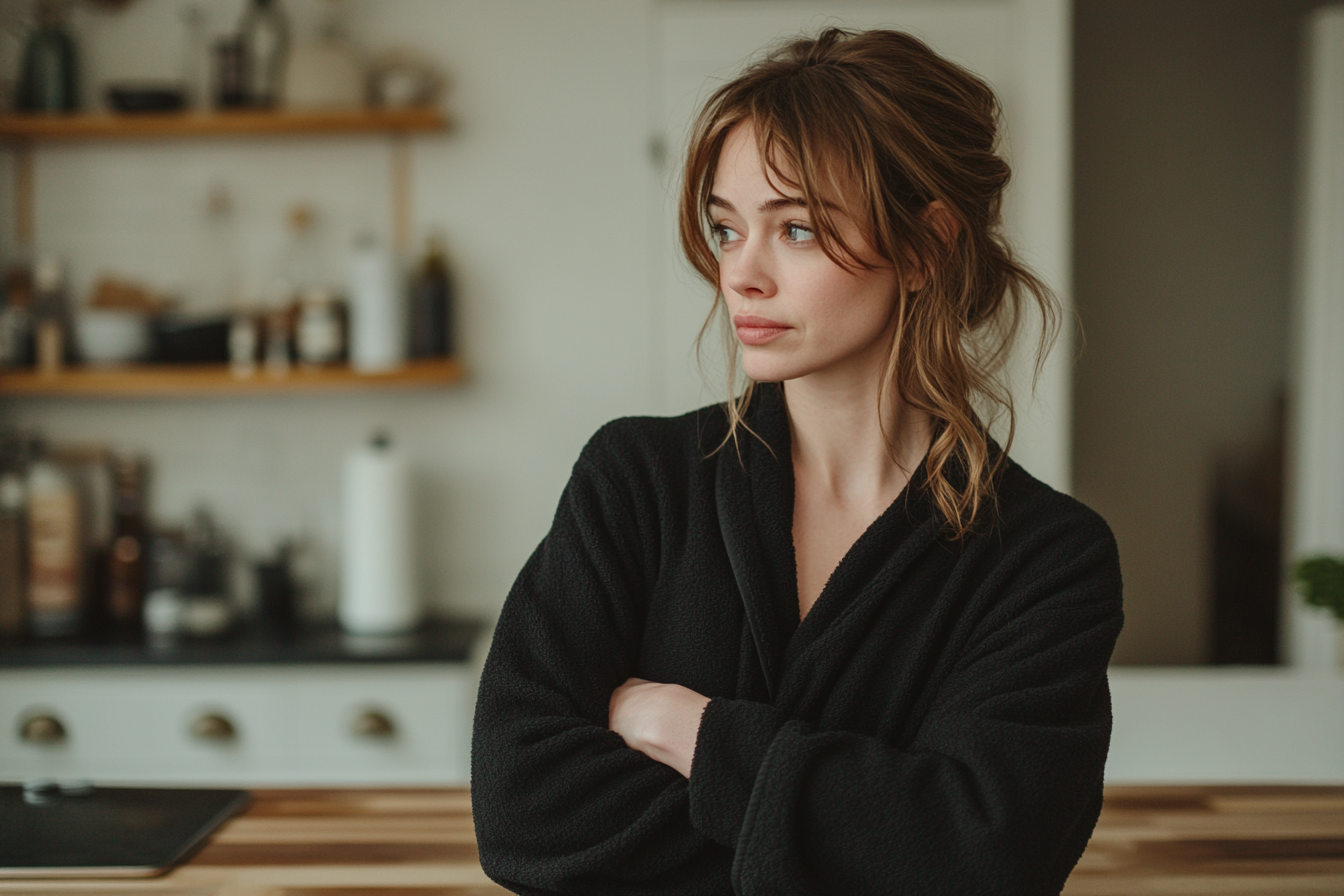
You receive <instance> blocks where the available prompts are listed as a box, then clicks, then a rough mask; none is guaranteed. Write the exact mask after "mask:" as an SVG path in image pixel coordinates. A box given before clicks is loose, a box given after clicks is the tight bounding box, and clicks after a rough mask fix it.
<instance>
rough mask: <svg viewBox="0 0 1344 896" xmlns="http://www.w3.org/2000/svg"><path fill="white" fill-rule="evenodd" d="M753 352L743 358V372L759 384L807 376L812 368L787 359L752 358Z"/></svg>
mask: <svg viewBox="0 0 1344 896" xmlns="http://www.w3.org/2000/svg"><path fill="white" fill-rule="evenodd" d="M751 355H752V353H751V352H745V353H744V356H743V358H742V372H743V373H745V374H746V375H747V376H748V377H750V378H751V379H752V380H754V381H755V382H758V383H782V382H784V381H785V380H792V379H797V378H798V377H800V376H806V375H807V374H808V373H810V372H811V368H810V367H807V366H806V365H803V364H798V363H796V361H795V362H790V361H789V360H788V359H785V358H778V357H776V358H759V357H758V358H752V357H751Z"/></svg>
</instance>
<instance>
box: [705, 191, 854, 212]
mask: <svg viewBox="0 0 1344 896" xmlns="http://www.w3.org/2000/svg"><path fill="white" fill-rule="evenodd" d="M827 204H828V205H829V203H827ZM709 206H710V207H711V208H721V209H723V210H724V211H726V212H735V211H737V209H736V208H734V207H733V204H732V203H731V202H729V201H728V200H727V199H724V198H723V197H721V196H715V195H714V194H713V193H711V194H710V195H709ZM794 207H798V208H807V202H806V201H805V200H804V199H803V198H802V197H801V196H780V197H778V198H777V199H768V200H766V201H765V202H762V203H761V204H760V205H758V206H757V207H756V211H757V212H761V213H764V212H774V211H779V210H780V209H782V208H794Z"/></svg>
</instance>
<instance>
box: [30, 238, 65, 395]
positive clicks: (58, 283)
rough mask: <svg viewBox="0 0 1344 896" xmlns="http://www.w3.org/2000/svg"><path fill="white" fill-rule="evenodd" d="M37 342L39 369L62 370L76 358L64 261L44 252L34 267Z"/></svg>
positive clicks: (35, 335) (34, 324)
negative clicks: (72, 340) (62, 269)
mask: <svg viewBox="0 0 1344 896" xmlns="http://www.w3.org/2000/svg"><path fill="white" fill-rule="evenodd" d="M32 316H33V342H34V354H36V356H37V358H36V360H37V369H38V370H39V371H40V372H41V373H44V374H56V373H59V372H60V370H61V368H62V367H63V366H65V365H66V364H68V363H70V361H71V360H72V350H71V345H70V306H69V303H68V302H67V301H66V296H65V278H64V275H63V273H62V271H61V262H60V260H59V259H57V258H56V257H55V256H52V255H44V256H42V257H41V258H39V259H38V260H37V264H36V265H34V267H33V307H32Z"/></svg>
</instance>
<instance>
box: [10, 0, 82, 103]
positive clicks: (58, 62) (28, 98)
mask: <svg viewBox="0 0 1344 896" xmlns="http://www.w3.org/2000/svg"><path fill="white" fill-rule="evenodd" d="M16 105H17V106H18V107H19V109H21V110H22V111H25V112H73V111H75V110H76V109H78V108H79V73H78V66H77V58H76V53H75V42H74V41H73V40H72V39H71V38H70V35H69V33H68V32H67V31H66V30H65V23H64V22H63V21H62V20H61V4H59V3H56V2H52V0H44V2H41V3H39V4H38V25H37V30H36V31H34V32H33V33H32V34H31V35H29V37H28V43H27V44H26V45H25V46H24V48H23V68H22V69H21V70H20V73H19V92H18V97H17V103H16Z"/></svg>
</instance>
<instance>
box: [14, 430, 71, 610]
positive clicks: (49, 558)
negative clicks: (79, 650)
mask: <svg viewBox="0 0 1344 896" xmlns="http://www.w3.org/2000/svg"><path fill="white" fill-rule="evenodd" d="M25 485H26V488H27V498H28V505H27V519H26V523H27V529H28V552H27V553H28V606H27V612H28V624H29V630H30V631H31V632H32V634H34V635H36V636H37V637H61V636H66V635H74V634H77V633H78V632H79V629H80V625H81V623H82V622H83V609H84V607H83V586H84V575H83V573H84V569H83V566H84V558H83V553H84V552H83V538H84V526H83V507H82V506H81V502H80V495H79V489H78V487H77V486H76V484H75V482H74V481H73V479H72V477H71V476H70V475H69V473H68V471H66V470H65V469H64V468H63V467H62V466H61V465H60V464H58V463H57V462H56V461H54V460H52V459H51V458H50V457H47V456H45V454H44V453H39V456H38V457H37V459H36V460H35V461H34V462H33V463H32V464H31V465H30V466H29V467H28V475H27V477H26V483H25Z"/></svg>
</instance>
